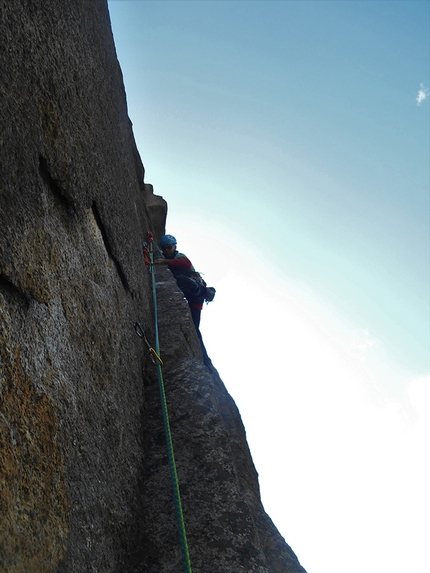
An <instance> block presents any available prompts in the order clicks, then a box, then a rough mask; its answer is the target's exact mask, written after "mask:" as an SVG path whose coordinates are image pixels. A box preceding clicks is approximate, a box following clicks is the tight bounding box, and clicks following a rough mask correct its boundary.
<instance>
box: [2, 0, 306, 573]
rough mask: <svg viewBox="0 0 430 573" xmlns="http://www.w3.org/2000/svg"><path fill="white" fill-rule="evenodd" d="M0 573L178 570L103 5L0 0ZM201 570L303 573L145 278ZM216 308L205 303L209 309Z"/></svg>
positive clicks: (151, 199)
mask: <svg viewBox="0 0 430 573" xmlns="http://www.w3.org/2000/svg"><path fill="white" fill-rule="evenodd" d="M0 9H1V20H0V26H1V33H2V38H3V42H2V45H1V48H0V49H1V52H0V63H1V70H2V75H1V82H0V94H1V106H0V122H1V123H0V129H1V131H0V145H1V148H0V153H1V155H0V157H1V167H0V169H1V171H0V174H1V186H0V459H1V465H0V569H1V571H4V572H5V573H24V572H28V573H50V572H59V573H60V572H61V573H66V572H67V573H72V572H73V573H87V572H90V571H91V572H100V573H101V572H106V573H107V572H112V573H113V572H115V573H128V572H130V573H132V572H135V573H137V572H139V573H155V572H159V573H162V572H166V573H167V572H169V573H170V572H172V571H180V570H181V569H182V565H181V557H180V550H179V543H178V534H177V529H176V521H175V516H174V507H173V497H172V490H171V485H170V478H169V472H168V466H167V452H166V446H165V438H164V433H163V424H162V419H161V403H160V398H159V390H158V384H157V379H156V370H155V367H154V365H153V363H152V362H151V360H150V357H149V354H148V351H147V348H146V347H145V345H144V344H143V343H142V340H141V339H140V338H139V337H137V336H136V334H135V331H134V327H133V325H134V322H135V321H136V320H139V321H140V322H141V324H142V325H143V326H144V328H145V330H146V334H147V336H148V339H149V340H150V341H151V342H152V343H153V344H154V327H153V306H152V290H151V282H150V276H149V273H148V271H147V269H146V267H145V265H144V263H143V257H142V249H141V244H142V241H143V240H144V239H145V237H146V233H147V231H148V230H152V231H153V232H154V234H155V236H156V237H159V236H160V235H161V234H162V233H163V231H164V222H165V216H166V204H165V202H164V200H163V199H162V198H161V197H158V196H156V195H154V194H153V190H152V187H151V186H150V185H148V184H146V183H145V182H144V168H143V165H142V162H141V160H140V157H139V154H138V152H137V149H136V145H135V142H134V138H133V134H132V129H131V124H130V121H129V119H128V116H127V107H126V98H125V93H124V87H123V83H122V76H121V71H120V68H119V65H118V62H117V58H116V54H115V48H114V43H113V38H112V33H111V29H110V22H109V14H108V9H107V5H106V2H105V1H104V0H73V2H63V1H62V0H46V2H43V3H40V2H36V1H32V0H7V1H6V0H2V1H1V2H0ZM157 292H158V299H159V328H160V344H161V353H162V357H163V361H164V367H163V373H164V377H165V384H166V392H167V399H168V404H169V410H170V418H171V426H172V435H173V442H174V447H175V453H176V459H177V467H178V476H179V481H180V487H181V494H182V502H183V507H184V515H185V521H186V526H187V533H188V542H189V547H190V556H191V562H192V566H193V571H194V572H195V573H212V572H213V573H216V572H217V573H219V572H220V571H223V572H224V573H238V572H240V571H244V572H249V573H251V572H252V573H254V572H255V573H257V572H258V573H289V572H292V573H296V572H297V573H299V572H300V573H303V572H304V570H303V568H302V567H301V566H300V565H299V563H298V561H297V559H296V557H295V555H294V553H293V552H292V550H291V549H290V548H289V547H288V545H287V544H286V543H285V541H284V540H283V539H282V537H281V536H280V535H279V533H278V531H277V530H276V528H275V527H274V525H273V523H272V522H271V520H270V518H269V517H268V516H267V515H266V513H265V512H264V509H263V507H262V505H261V502H260V497H259V490H258V480H257V474H256V471H255V469H254V466H253V463H252V459H251V456H250V453H249V450H248V447H247V443H246V436H245V432H244V429H243V426H242V422H241V419H240V415H239V412H238V411H237V408H236V406H235V404H234V402H233V401H232V399H231V397H230V396H229V394H228V392H227V391H226V389H225V387H224V385H223V383H222V381H221V380H220V378H219V376H218V375H217V373H216V372H213V373H212V374H211V373H209V371H208V370H207V369H206V368H205V367H204V366H203V364H202V357H201V353H200V347H199V342H198V339H197V336H196V333H195V331H194V327H193V324H192V321H191V317H190V315H189V312H188V307H187V304H186V302H185V301H184V299H183V297H182V295H181V293H180V291H179V290H178V288H177V286H176V282H175V281H174V279H173V277H172V276H171V274H170V272H169V271H168V270H167V269H160V270H158V269H157ZM213 304H216V303H213Z"/></svg>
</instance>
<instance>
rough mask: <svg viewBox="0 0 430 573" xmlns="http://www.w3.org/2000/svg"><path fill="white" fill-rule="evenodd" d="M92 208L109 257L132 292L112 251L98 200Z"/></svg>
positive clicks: (124, 283) (123, 282)
mask: <svg viewBox="0 0 430 573" xmlns="http://www.w3.org/2000/svg"><path fill="white" fill-rule="evenodd" d="M91 210H92V212H93V215H94V219H95V221H96V223H97V226H98V228H99V230H100V233H101V236H102V238H103V243H104V246H105V249H106V252H107V254H108V255H109V258H110V259H111V260H112V261H113V263H114V265H115V268H116V270H117V273H118V276H119V278H120V279H121V282H122V286H123V287H124V288H125V290H126V291H128V292H131V289H130V287H129V285H128V281H127V279H126V276H125V274H124V273H123V271H122V268H121V265H120V262H119V261H118V259H117V258H116V257H115V256H114V254H113V252H112V249H111V247H110V244H109V239H108V236H107V233H106V229H105V228H104V225H103V222H102V219H101V217H100V213H99V211H98V209H97V205H96V202H95V201H94V202H93V204H92V205H91Z"/></svg>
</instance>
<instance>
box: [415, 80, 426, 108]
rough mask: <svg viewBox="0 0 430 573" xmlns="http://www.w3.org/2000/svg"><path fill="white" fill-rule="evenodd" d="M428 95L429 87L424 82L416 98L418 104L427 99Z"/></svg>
mask: <svg viewBox="0 0 430 573" xmlns="http://www.w3.org/2000/svg"><path fill="white" fill-rule="evenodd" d="M428 95H429V89H428V88H426V87H424V84H420V89H419V90H418V95H417V97H416V98H415V100H416V102H417V105H421V104H422V103H423V101H424V100H426V99H427V97H428Z"/></svg>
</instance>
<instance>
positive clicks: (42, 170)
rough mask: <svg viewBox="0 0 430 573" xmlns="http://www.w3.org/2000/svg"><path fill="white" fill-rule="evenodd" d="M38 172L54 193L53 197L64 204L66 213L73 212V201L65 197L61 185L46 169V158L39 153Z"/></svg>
mask: <svg viewBox="0 0 430 573" xmlns="http://www.w3.org/2000/svg"><path fill="white" fill-rule="evenodd" d="M39 174H40V176H41V177H42V179H43V181H44V183H45V185H46V186H47V187H48V189H49V190H50V191H51V192H52V193H53V194H54V195H55V197H57V199H58V200H59V201H60V203H61V204H62V205H63V206H64V208H65V209H66V211H67V212H68V213H70V212H73V213H74V212H75V209H74V206H73V203H72V202H71V200H70V199H69V198H68V197H67V195H66V193H65V191H64V190H63V189H62V188H61V185H60V184H59V183H58V181H56V180H55V179H54V178H53V177H52V175H51V173H50V171H49V169H48V163H47V161H46V159H45V158H44V157H42V156H41V155H40V156H39Z"/></svg>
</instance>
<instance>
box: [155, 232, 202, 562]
mask: <svg viewBox="0 0 430 573" xmlns="http://www.w3.org/2000/svg"><path fill="white" fill-rule="evenodd" d="M148 242H149V258H150V262H151V265H150V270H151V275H152V294H153V298H154V315H155V349H156V352H157V354H158V356H160V342H159V337H158V308H157V289H156V286H155V271H154V252H153V248H152V241H148ZM157 376H158V385H159V388H160V398H161V407H162V411H163V423H164V432H165V434H166V444H167V455H168V458H169V469H170V477H171V479H172V488H173V498H174V501H175V511H176V522H177V525H178V531H179V542H180V545H181V553H182V563H183V566H184V573H192V571H191V561H190V555H189V553H188V542H187V533H186V531H185V521H184V515H183V513H182V503H181V494H180V491H179V481H178V474H177V472H176V463H175V455H174V452H173V441H172V434H171V432H170V423H169V413H168V410H167V400H166V392H165V390H164V382H163V372H162V369H161V363H160V361H158V360H157Z"/></svg>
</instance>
